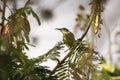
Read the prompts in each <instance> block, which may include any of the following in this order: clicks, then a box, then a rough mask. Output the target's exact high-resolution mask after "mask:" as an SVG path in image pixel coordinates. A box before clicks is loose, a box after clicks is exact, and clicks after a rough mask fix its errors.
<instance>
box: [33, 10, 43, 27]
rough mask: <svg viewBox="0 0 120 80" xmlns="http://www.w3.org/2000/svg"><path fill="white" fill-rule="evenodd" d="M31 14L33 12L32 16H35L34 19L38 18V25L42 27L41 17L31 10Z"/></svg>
mask: <svg viewBox="0 0 120 80" xmlns="http://www.w3.org/2000/svg"><path fill="white" fill-rule="evenodd" d="M31 12H32V15H33V17H35V18H36V20H37V22H38V24H39V25H40V24H41V22H40V19H39V17H38V15H37V14H36V13H35V12H34V11H33V10H32V9H31Z"/></svg>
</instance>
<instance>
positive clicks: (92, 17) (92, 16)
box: [78, 14, 94, 41]
mask: <svg viewBox="0 0 120 80" xmlns="http://www.w3.org/2000/svg"><path fill="white" fill-rule="evenodd" d="M93 19H94V14H93V15H91V19H90V20H89V22H88V25H87V29H86V31H85V32H84V33H83V35H82V36H81V38H79V39H78V41H82V40H83V38H84V37H85V36H86V34H87V33H88V30H89V29H90V26H91V24H92V21H93Z"/></svg>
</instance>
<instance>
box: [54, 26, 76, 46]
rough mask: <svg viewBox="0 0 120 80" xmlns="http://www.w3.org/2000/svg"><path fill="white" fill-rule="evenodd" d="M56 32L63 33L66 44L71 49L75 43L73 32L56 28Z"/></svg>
mask: <svg viewBox="0 0 120 80" xmlns="http://www.w3.org/2000/svg"><path fill="white" fill-rule="evenodd" d="M56 30H60V31H61V32H62V34H63V42H64V44H65V45H66V46H67V47H68V48H71V47H72V46H73V45H74V42H75V37H74V34H73V33H72V32H71V31H69V30H68V29H67V28H56Z"/></svg>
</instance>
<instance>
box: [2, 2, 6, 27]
mask: <svg viewBox="0 0 120 80" xmlns="http://www.w3.org/2000/svg"><path fill="white" fill-rule="evenodd" d="M5 9H6V0H3V10H2V23H1V24H2V27H3V26H4V21H5Z"/></svg>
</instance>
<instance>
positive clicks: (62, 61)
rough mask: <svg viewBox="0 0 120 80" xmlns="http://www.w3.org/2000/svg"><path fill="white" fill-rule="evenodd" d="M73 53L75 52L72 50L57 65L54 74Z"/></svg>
mask: <svg viewBox="0 0 120 80" xmlns="http://www.w3.org/2000/svg"><path fill="white" fill-rule="evenodd" d="M71 51H73V50H72V49H71V50H70V51H69V52H68V54H67V55H66V56H65V57H64V58H63V59H62V60H61V61H60V62H59V63H57V65H56V66H55V68H54V69H53V70H52V72H53V73H54V72H55V70H56V69H57V68H58V67H59V66H60V65H61V64H62V63H64V61H65V60H66V59H67V58H68V57H69V56H70V54H71Z"/></svg>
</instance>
